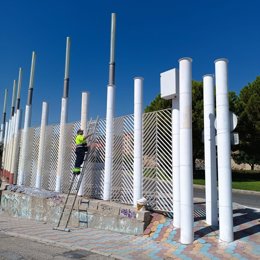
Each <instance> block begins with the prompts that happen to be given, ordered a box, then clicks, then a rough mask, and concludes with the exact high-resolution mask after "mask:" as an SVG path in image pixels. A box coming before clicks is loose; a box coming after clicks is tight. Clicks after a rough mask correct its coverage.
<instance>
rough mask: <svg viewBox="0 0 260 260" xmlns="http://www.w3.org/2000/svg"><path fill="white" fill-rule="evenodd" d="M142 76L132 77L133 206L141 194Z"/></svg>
mask: <svg viewBox="0 0 260 260" xmlns="http://www.w3.org/2000/svg"><path fill="white" fill-rule="evenodd" d="M143 80H144V79H143V78H141V77H136V78H134V206H136V205H137V200H139V199H141V198H142V196H143Z"/></svg>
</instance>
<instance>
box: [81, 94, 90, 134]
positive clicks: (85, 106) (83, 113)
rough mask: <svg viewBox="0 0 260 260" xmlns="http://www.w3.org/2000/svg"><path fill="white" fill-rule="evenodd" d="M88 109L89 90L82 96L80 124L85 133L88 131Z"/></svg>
mask: <svg viewBox="0 0 260 260" xmlns="http://www.w3.org/2000/svg"><path fill="white" fill-rule="evenodd" d="M88 110H89V92H83V93H82V98H81V120H80V126H81V129H82V130H83V131H84V134H86V133H87V132H86V131H87V121H88Z"/></svg>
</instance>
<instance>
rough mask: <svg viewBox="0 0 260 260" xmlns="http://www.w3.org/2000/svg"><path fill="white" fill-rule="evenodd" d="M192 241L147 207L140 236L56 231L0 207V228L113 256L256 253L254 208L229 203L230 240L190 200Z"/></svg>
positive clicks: (259, 246) (259, 229) (259, 236)
mask: <svg viewBox="0 0 260 260" xmlns="http://www.w3.org/2000/svg"><path fill="white" fill-rule="evenodd" d="M194 206H195V207H194V208H195V212H194V217H195V223H194V237H195V239H194V243H193V244H192V245H182V244H180V243H179V242H178V240H179V230H176V229H174V228H173V226H172V220H171V219H169V218H167V217H165V216H163V215H160V214H158V213H153V219H152V222H151V224H150V225H149V226H148V227H147V229H146V230H145V232H144V235H143V236H133V235H125V234H119V233H115V232H111V231H106V230H99V229H92V228H84V229H76V228H74V229H72V232H62V231H56V230H53V229H52V226H51V225H50V224H44V223H42V222H35V221H33V220H28V219H17V218H12V217H9V216H7V215H6V213H3V212H2V213H1V212H0V230H1V231H4V232H6V233H8V234H11V235H14V236H20V237H25V238H29V239H34V240H38V241H44V242H51V243H56V244H58V245H66V246H71V247H72V248H73V249H86V250H89V251H93V252H97V253H100V254H103V255H110V256H113V257H115V258H117V259H137V260H139V259H140V260H142V259H144V260H145V259H147V260H148V259H156V260H159V259H250V260H251V259H260V220H259V218H260V212H259V211H257V210H254V209H249V208H244V207H242V206H239V205H236V206H234V236H235V241H234V242H232V243H229V244H225V243H220V242H219V241H218V230H214V229H212V228H210V227H208V226H206V225H205V222H204V221H203V219H204V215H205V214H204V211H205V206H204V204H200V203H197V204H196V203H195V205H194Z"/></svg>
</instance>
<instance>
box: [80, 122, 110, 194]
mask: <svg viewBox="0 0 260 260" xmlns="http://www.w3.org/2000/svg"><path fill="white" fill-rule="evenodd" d="M95 127H96V129H95ZM88 128H89V129H90V133H94V136H93V140H92V142H91V147H90V150H89V155H88V160H87V161H86V165H85V169H84V194H85V195H86V196H89V197H92V198H97V199H102V198H103V187H104V168H105V142H106V121H105V120H98V123H97V124H96V121H90V122H89V125H88Z"/></svg>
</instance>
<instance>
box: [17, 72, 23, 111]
mask: <svg viewBox="0 0 260 260" xmlns="http://www.w3.org/2000/svg"><path fill="white" fill-rule="evenodd" d="M22 73H23V70H22V68H19V76H18V89H17V98H16V110H18V109H20V100H21V86H22Z"/></svg>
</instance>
